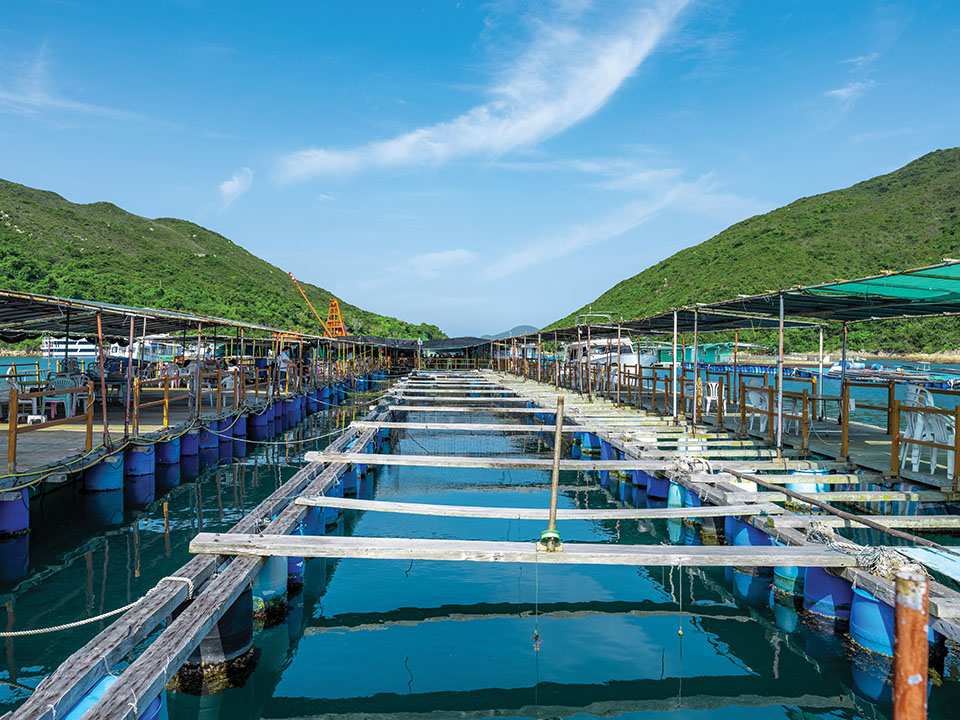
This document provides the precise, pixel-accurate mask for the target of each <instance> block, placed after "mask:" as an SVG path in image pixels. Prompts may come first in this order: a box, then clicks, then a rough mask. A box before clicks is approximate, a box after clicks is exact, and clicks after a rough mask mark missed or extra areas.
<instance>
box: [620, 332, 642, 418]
mask: <svg viewBox="0 0 960 720" xmlns="http://www.w3.org/2000/svg"><path fill="white" fill-rule="evenodd" d="M620 352H621V350H620V323H617V407H620V376H621V370H622V369H623V368H621V367H620ZM639 385H640V380H639V378H638V379H637V386H638V387H639Z"/></svg>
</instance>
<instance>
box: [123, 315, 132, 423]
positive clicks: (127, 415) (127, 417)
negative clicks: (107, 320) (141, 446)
mask: <svg viewBox="0 0 960 720" xmlns="http://www.w3.org/2000/svg"><path fill="white" fill-rule="evenodd" d="M132 382H133V315H131V316H130V344H129V345H127V393H126V402H125V403H124V405H125V407H124V409H123V437H125V438H126V437H129V435H130V384H131V383H132Z"/></svg>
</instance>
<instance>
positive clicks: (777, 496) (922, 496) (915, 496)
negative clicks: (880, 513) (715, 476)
mask: <svg viewBox="0 0 960 720" xmlns="http://www.w3.org/2000/svg"><path fill="white" fill-rule="evenodd" d="M807 494H808V495H809V496H810V497H812V498H815V499H817V500H824V501H826V502H830V501H834V502H858V503H874V502H891V501H909V500H915V501H918V502H946V501H948V500H951V499H953V498H952V497H951V496H952V495H954V493H950V494H949V495H945V494H944V493H941V492H938V491H936V490H913V491H902V490H831V491H828V492H813V493H807ZM751 495H752V496H753V497H754V498H756V497H758V496H759V497H760V498H762V499H763V500H765V501H767V502H785V501H786V500H787V499H788V498H787V496H786V495H784V494H783V493H781V492H761V493H751V492H729V493H727V495H726V500H727V502H730V503H740V502H745V501H747V500H749V499H750V497H751Z"/></svg>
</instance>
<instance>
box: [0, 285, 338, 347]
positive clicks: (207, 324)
mask: <svg viewBox="0 0 960 720" xmlns="http://www.w3.org/2000/svg"><path fill="white" fill-rule="evenodd" d="M97 313H100V317H101V323H102V326H103V335H104V337H109V338H112V339H124V338H127V337H129V334H130V318H137V319H145V320H146V321H147V332H148V333H149V334H151V335H159V334H171V333H176V332H181V331H183V330H185V329H196V328H197V327H198V326H201V325H202V326H203V328H204V329H205V330H211V331H212V330H214V329H216V328H237V329H243V330H250V331H256V332H264V333H271V334H278V335H284V336H286V337H287V338H291V337H292V338H302V339H304V340H311V341H315V340H318V339H320V336H319V335H310V334H307V333H302V332H298V331H294V330H281V329H278V328H272V327H268V326H266V325H259V324H257V323H249V322H243V321H241V320H230V319H227V318H220V317H212V316H209V315H199V314H196V313H189V312H182V311H179V310H162V309H157V308H141V307H133V306H128V305H116V304H113V303H102V302H93V301H90V300H75V299H72V298H61V297H55V296H53V295H37V294H34V293H25V292H18V291H15V290H0V339H3V340H6V341H7V342H16V341H19V340H23V339H25V338H30V337H37V336H39V335H44V334H53V335H63V334H64V333H65V332H66V331H67V328H68V326H69V331H70V335H72V336H85V337H92V336H96V335H97ZM137 332H138V333H139V332H140V324H138V327H137Z"/></svg>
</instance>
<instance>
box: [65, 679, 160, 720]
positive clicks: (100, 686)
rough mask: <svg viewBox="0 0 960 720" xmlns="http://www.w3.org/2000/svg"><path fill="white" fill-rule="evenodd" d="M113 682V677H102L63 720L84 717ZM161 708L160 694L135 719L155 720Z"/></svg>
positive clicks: (78, 719) (114, 680)
mask: <svg viewBox="0 0 960 720" xmlns="http://www.w3.org/2000/svg"><path fill="white" fill-rule="evenodd" d="M115 682H117V677H116V676H115V675H104V676H103V677H102V678H100V681H99V682H97V684H96V685H94V686H93V687H92V688H90V690H88V691H87V692H86V694H84V696H83V697H82V698H80V700H79V702H77V704H76V705H74V706H73V707H72V708H71V709H70V712H68V713H67V714H66V715H64V716H63V718H64V720H80V718H82V717H83V716H84V715H86V714H87V712H88V711H89V710H90V709H91V708H92V707H93V706H94V705H96V704H97V703H98V702H99V701H100V699H101V698H102V697H103V696H104V695H105V694H106V692H107V690H109V689H110V687H111V686H112V685H113V684H114V683H115ZM162 708H163V694H160V695H158V696H157V697H155V698H154V699H153V700H152V701H151V702H150V703H149V704H148V705H147V707H146V709H145V710H144V711H143V712H142V713H140V714H139V715H138V716H137V717H138V719H139V720H157V718H159V717H160V710H161V709H162Z"/></svg>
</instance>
